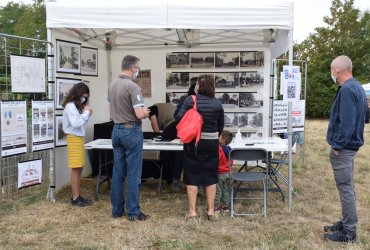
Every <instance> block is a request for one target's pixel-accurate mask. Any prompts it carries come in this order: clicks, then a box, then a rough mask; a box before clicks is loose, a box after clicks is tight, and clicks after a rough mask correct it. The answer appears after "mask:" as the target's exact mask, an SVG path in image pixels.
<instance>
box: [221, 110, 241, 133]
mask: <svg viewBox="0 0 370 250" xmlns="http://www.w3.org/2000/svg"><path fill="white" fill-rule="evenodd" d="M224 119H225V125H224V126H225V129H226V128H227V129H235V130H236V129H238V113H224Z"/></svg>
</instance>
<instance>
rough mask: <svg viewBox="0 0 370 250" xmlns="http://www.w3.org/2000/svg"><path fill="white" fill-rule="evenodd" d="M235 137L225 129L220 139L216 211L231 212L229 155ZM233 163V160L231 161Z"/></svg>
mask: <svg viewBox="0 0 370 250" xmlns="http://www.w3.org/2000/svg"><path fill="white" fill-rule="evenodd" d="M232 139H233V134H232V133H231V132H230V131H227V130H223V131H222V133H221V135H220V137H219V138H218V140H219V144H220V145H219V147H218V176H219V177H218V184H217V191H216V197H215V207H216V208H215V212H216V213H220V212H224V213H225V212H230V208H229V206H230V183H229V167H228V160H229V159H228V157H229V152H230V150H231V148H230V146H228V145H229V144H230V143H231V141H232ZM231 165H232V161H231Z"/></svg>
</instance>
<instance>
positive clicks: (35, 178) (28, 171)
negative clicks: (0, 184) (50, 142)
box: [18, 159, 42, 188]
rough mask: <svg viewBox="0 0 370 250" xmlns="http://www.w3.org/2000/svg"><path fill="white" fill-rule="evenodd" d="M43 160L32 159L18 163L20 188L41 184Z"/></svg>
mask: <svg viewBox="0 0 370 250" xmlns="http://www.w3.org/2000/svg"><path fill="white" fill-rule="evenodd" d="M41 180H42V160H41V159H38V160H30V161H23V162H19V163H18V188H24V187H28V186H33V185H37V184H41Z"/></svg>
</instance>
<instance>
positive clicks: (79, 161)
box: [62, 82, 92, 207]
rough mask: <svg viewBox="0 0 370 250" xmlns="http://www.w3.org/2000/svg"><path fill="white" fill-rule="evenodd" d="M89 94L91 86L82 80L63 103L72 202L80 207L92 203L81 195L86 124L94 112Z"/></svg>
mask: <svg viewBox="0 0 370 250" xmlns="http://www.w3.org/2000/svg"><path fill="white" fill-rule="evenodd" d="M89 95H90V90H89V87H88V86H87V85H86V84H84V83H82V82H80V83H78V84H75V85H74V86H73V87H72V89H71V90H70V91H69V93H68V94H67V96H66V97H65V99H64V101H63V104H62V106H63V107H64V111H63V131H64V133H66V134H67V150H68V167H69V168H71V170H72V173H71V189H72V198H71V204H72V206H80V207H86V206H89V205H91V200H89V199H86V198H84V197H82V196H81V195H80V183H81V173H82V169H83V166H84V165H85V162H84V161H85V155H84V154H85V149H84V136H85V127H84V126H85V124H86V123H87V122H88V120H89V118H90V116H91V114H92V109H91V108H90V106H89V105H87V100H88V98H89Z"/></svg>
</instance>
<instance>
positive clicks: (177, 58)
mask: <svg viewBox="0 0 370 250" xmlns="http://www.w3.org/2000/svg"><path fill="white" fill-rule="evenodd" d="M166 68H167V69H170V68H176V69H187V68H189V53H183V52H182V53H180V52H179V53H167V55H166Z"/></svg>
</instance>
